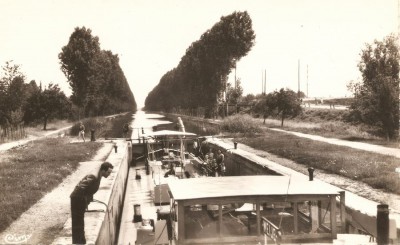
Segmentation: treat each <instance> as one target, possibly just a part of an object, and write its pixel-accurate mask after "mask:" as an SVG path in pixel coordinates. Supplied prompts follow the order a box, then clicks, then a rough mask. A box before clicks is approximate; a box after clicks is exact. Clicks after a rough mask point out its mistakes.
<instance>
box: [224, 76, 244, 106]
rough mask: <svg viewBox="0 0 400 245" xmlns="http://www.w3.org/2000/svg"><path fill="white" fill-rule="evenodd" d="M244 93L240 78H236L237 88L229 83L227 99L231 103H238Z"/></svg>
mask: <svg viewBox="0 0 400 245" xmlns="http://www.w3.org/2000/svg"><path fill="white" fill-rule="evenodd" d="M242 95H243V88H242V85H241V81H240V78H238V79H236V88H235V87H232V85H231V84H230V83H228V84H227V96H226V97H227V100H228V103H229V104H238V103H239V102H240V100H241V98H242Z"/></svg>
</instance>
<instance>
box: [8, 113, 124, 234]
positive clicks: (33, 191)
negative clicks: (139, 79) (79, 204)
mask: <svg viewBox="0 0 400 245" xmlns="http://www.w3.org/2000/svg"><path fill="white" fill-rule="evenodd" d="M131 120H132V116H131V114H127V115H124V116H120V117H117V118H115V119H112V120H110V119H104V118H90V119H85V120H83V123H84V124H85V125H87V126H86V128H87V133H89V138H87V141H86V143H84V144H83V143H77V144H76V143H75V144H74V143H72V144H71V143H70V142H71V139H70V137H68V136H67V137H62V138H45V139H41V140H36V141H33V142H31V143H29V144H27V145H24V146H23V147H18V148H14V149H11V150H9V151H7V152H5V153H2V156H1V157H0V188H1V192H2V195H1V197H0V210H1V211H2V212H1V215H0V231H3V230H4V229H6V228H7V227H8V226H9V225H10V224H11V223H12V222H13V221H14V220H16V219H17V218H18V217H19V216H20V215H21V214H22V213H23V212H25V211H26V210H28V209H29V208H30V207H31V206H32V205H33V204H35V203H36V202H37V201H39V200H40V199H41V198H42V197H43V196H44V195H45V194H46V193H47V192H49V191H51V190H52V189H53V188H55V187H57V186H58V185H59V184H60V183H61V182H62V181H63V179H64V178H65V177H66V176H68V175H70V174H71V173H73V172H74V171H75V170H76V168H77V167H78V165H79V162H83V161H88V160H90V159H92V157H93V156H94V155H95V154H96V152H97V150H98V149H99V148H100V146H101V145H102V144H101V143H100V142H90V130H88V129H90V128H91V126H93V125H97V126H99V127H98V130H96V131H97V132H98V133H99V134H96V138H99V137H104V136H107V137H121V136H122V130H121V129H122V125H123V124H124V123H125V122H129V121H131ZM65 126H66V123H65V122H60V126H57V123H53V124H52V126H51V128H52V129H58V128H63V127H65ZM100 126H101V127H100ZM76 128H77V124H76V125H74V126H73V127H72V128H71V131H70V135H71V136H72V137H77V136H76V135H77V131H76ZM31 131H33V132H36V135H37V136H39V135H40V131H38V130H36V129H34V130H31ZM75 131H76V132H75ZM42 134H43V133H42ZM68 194H69V193H68Z"/></svg>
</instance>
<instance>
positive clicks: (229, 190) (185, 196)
mask: <svg viewBox="0 0 400 245" xmlns="http://www.w3.org/2000/svg"><path fill="white" fill-rule="evenodd" d="M289 179H290V178H289V177H288V176H269V175H256V176H230V177H203V178H189V179H175V180H173V179H171V180H169V181H168V185H169V188H170V191H171V193H172V196H173V198H174V199H175V200H189V199H201V198H218V197H240V196H244V197H248V196H286V195H288V196H295V195H298V196H300V195H308V196H309V195H338V194H339V193H338V192H337V189H336V188H333V187H331V186H329V185H326V184H324V183H323V182H321V181H308V180H302V179H300V180H299V179H298V178H296V179H295V180H294V179H291V180H290V185H289ZM288 185H289V188H288Z"/></svg>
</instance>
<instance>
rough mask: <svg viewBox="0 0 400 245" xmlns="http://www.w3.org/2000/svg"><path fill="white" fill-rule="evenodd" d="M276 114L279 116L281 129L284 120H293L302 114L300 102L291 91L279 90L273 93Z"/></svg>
mask: <svg viewBox="0 0 400 245" xmlns="http://www.w3.org/2000/svg"><path fill="white" fill-rule="evenodd" d="M275 94H276V95H275V96H276V102H275V103H276V109H277V114H278V115H280V116H281V127H283V121H284V120H285V118H290V117H291V118H293V117H295V116H297V115H299V114H300V113H301V112H302V107H301V100H300V99H299V97H298V95H297V93H296V92H294V91H293V90H291V89H283V88H281V89H280V90H279V92H275Z"/></svg>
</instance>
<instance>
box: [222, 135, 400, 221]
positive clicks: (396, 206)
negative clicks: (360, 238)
mask: <svg viewBox="0 0 400 245" xmlns="http://www.w3.org/2000/svg"><path fill="white" fill-rule="evenodd" d="M224 141H226V142H229V144H233V143H232V142H230V141H229V140H228V139H224ZM240 148H241V149H243V150H245V151H248V152H251V153H254V154H256V155H258V156H260V157H264V158H267V159H268V160H271V161H273V162H276V163H278V164H280V165H282V166H285V167H288V168H291V169H293V170H296V171H297V172H300V173H303V174H305V175H308V170H307V167H306V166H304V165H301V164H298V163H296V162H294V161H291V160H288V159H285V158H280V157H278V156H276V155H273V154H270V153H268V152H265V151H261V150H257V149H254V148H251V147H249V146H246V145H243V144H241V145H240ZM314 174H315V178H317V179H320V180H323V181H324V182H326V183H329V184H332V185H335V186H338V187H340V188H342V189H345V190H347V191H350V192H352V193H354V194H357V195H359V196H362V197H364V198H366V199H369V200H372V201H376V202H379V203H386V204H388V205H389V207H390V208H391V209H392V210H395V212H397V213H400V195H396V194H392V193H388V192H384V191H383V190H379V189H374V188H372V187H371V186H369V185H367V184H365V183H362V182H359V181H354V180H351V179H349V178H346V177H343V176H340V175H336V174H331V173H327V172H324V171H322V170H315V172H314Z"/></svg>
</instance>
